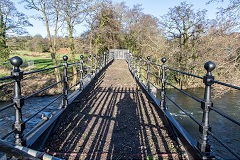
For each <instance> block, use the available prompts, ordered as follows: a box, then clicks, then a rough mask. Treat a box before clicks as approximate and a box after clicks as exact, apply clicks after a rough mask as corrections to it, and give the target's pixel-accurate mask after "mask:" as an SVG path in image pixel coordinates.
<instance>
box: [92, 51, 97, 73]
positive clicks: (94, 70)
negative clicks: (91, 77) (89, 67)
mask: <svg viewBox="0 0 240 160" xmlns="http://www.w3.org/2000/svg"><path fill="white" fill-rule="evenodd" d="M93 73H94V74H95V73H96V55H95V54H94V55H93Z"/></svg>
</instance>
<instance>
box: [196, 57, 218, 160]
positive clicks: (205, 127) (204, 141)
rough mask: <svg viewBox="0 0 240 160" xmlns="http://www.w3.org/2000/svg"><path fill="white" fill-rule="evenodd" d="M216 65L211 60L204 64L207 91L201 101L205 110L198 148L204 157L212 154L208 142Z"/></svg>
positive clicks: (206, 157) (204, 79)
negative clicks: (213, 73)
mask: <svg viewBox="0 0 240 160" xmlns="http://www.w3.org/2000/svg"><path fill="white" fill-rule="evenodd" d="M215 67H216V64H215V63H213V62H211V61H208V62H207V63H205V65H204V68H205V69H206V70H207V74H206V75H205V76H204V77H203V83H204V84H205V91H204V100H203V101H202V103H201V107H202V110H203V117H202V126H200V127H199V131H200V133H201V139H200V142H199V143H198V148H199V150H200V151H201V152H202V153H203V159H208V158H209V156H210V145H209V144H208V131H211V127H210V126H209V112H210V107H212V106H213V102H212V99H211V86H212V84H213V83H214V76H212V73H211V72H212V71H213V70H214V68H215Z"/></svg>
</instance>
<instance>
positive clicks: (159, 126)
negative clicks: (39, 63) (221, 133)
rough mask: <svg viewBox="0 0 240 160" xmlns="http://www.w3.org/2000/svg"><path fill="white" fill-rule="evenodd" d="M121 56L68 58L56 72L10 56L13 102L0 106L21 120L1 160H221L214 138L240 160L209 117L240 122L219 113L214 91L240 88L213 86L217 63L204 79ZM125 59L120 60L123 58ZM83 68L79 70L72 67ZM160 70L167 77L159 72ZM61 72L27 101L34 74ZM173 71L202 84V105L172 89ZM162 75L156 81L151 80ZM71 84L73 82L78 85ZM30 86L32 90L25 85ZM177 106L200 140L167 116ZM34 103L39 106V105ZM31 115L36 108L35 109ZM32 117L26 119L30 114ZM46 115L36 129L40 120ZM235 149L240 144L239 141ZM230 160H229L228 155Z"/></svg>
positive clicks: (2, 145)
mask: <svg viewBox="0 0 240 160" xmlns="http://www.w3.org/2000/svg"><path fill="white" fill-rule="evenodd" d="M118 53H119V54H121V55H120V56H119V55H118V54H116V53H114V51H112V52H110V53H109V54H106V53H104V54H103V55H102V56H96V55H92V56H91V55H89V57H83V56H81V57H80V59H79V61H78V62H74V63H70V62H69V61H68V57H67V56H63V64H62V65H60V66H57V67H52V68H47V69H42V70H36V71H31V72H26V73H24V72H22V71H21V70H20V66H21V64H22V59H21V58H20V57H17V56H16V57H13V58H11V60H10V61H11V64H12V65H13V66H14V67H13V71H12V72H11V75H10V76H8V77H2V78H0V81H2V82H6V81H7V82H6V83H8V81H9V80H13V83H14V95H13V99H12V102H11V103H10V104H8V105H6V106H4V107H1V108H0V112H6V111H8V110H10V111H13V110H14V114H15V116H14V117H15V118H14V122H13V127H12V130H10V131H8V132H7V133H6V134H4V135H2V137H1V140H0V152H2V154H0V155H1V156H0V157H2V158H4V157H5V159H7V158H12V157H15V158H17V159H215V158H216V156H215V154H214V152H213V151H212V149H211V142H210V140H209V138H210V137H211V138H213V139H215V140H216V141H217V142H218V143H219V145H221V146H223V147H224V148H225V149H226V150H227V151H228V152H229V153H231V154H232V156H234V157H235V158H236V159H240V155H239V153H238V152H236V151H235V149H234V148H231V147H229V146H228V145H227V144H226V143H224V141H223V140H221V138H219V137H218V135H215V134H214V133H213V132H212V129H211V127H214V126H210V123H211V121H210V114H209V112H210V111H212V112H216V113H217V114H219V115H220V116H222V117H224V118H225V119H227V120H229V121H231V122H232V123H234V124H236V125H237V126H239V125H240V122H239V121H237V120H235V119H233V118H232V117H230V116H229V115H227V114H225V113H224V112H222V111H221V110H219V109H217V108H215V107H214V104H213V102H212V99H211V86H212V85H213V84H214V83H216V84H219V85H224V86H227V87H230V88H233V89H236V90H240V88H239V87H237V86H233V85H230V84H226V83H222V82H219V81H216V80H214V76H213V75H212V73H211V72H212V70H214V68H215V64H214V63H213V62H211V61H209V62H206V63H205V64H204V68H205V69H206V74H205V75H204V76H203V77H201V76H198V75H193V74H190V73H186V72H183V71H179V70H176V69H173V68H169V67H168V66H167V59H166V58H162V64H156V63H153V62H152V61H151V59H150V57H146V58H144V57H141V56H137V55H132V54H131V53H128V52H127V51H123V52H121V51H120V52H118ZM119 57H120V58H119ZM73 66H75V67H76V68H77V71H76V72H73V70H72V67H73ZM153 68H156V69H157V70H158V71H159V72H160V74H158V73H156V72H153V70H152V69H153ZM55 69H59V70H60V71H61V73H62V80H60V81H58V82H55V83H53V84H51V85H49V86H46V87H45V88H42V89H41V90H39V91H37V92H35V93H32V94H30V95H27V96H22V90H23V88H22V85H21V83H22V81H23V80H24V79H25V78H27V76H28V75H33V74H36V73H42V72H46V71H51V70H52V71H53V72H54V71H55ZM169 72H176V73H178V74H184V75H186V76H191V77H194V78H197V79H200V80H201V81H203V84H204V86H205V92H204V93H203V94H204V95H203V97H204V98H203V99H200V98H197V97H195V96H193V95H191V94H190V93H187V92H186V91H184V90H181V89H179V88H177V87H176V86H174V85H173V84H171V83H170V82H169V81H168V79H167V74H168V73H169ZM151 77H155V79H157V82H158V83H156V81H154V82H153V81H152V78H151ZM74 78H75V81H73V82H74V83H71V82H72V81H71V79H74ZM167 85H168V86H171V87H172V88H174V89H176V90H177V91H179V92H181V93H182V94H184V95H186V96H188V97H190V98H191V99H192V100H193V101H196V102H198V103H199V107H200V108H201V109H202V121H200V122H199V121H198V120H196V119H195V118H194V116H193V115H192V114H190V113H188V112H187V111H185V110H184V109H183V108H182V107H181V105H179V104H177V103H176V102H175V101H174V97H170V96H168V94H167V92H166V86H167ZM24 87H26V86H24ZM54 87H56V88H59V87H61V89H62V93H61V94H58V95H56V96H54V98H53V99H52V100H51V101H50V102H49V103H48V104H47V105H45V106H39V109H38V111H37V112H36V113H33V114H31V115H30V116H29V114H26V112H24V113H23V109H24V107H25V103H26V102H27V99H30V98H32V97H34V96H36V95H38V94H40V93H42V92H45V91H47V90H49V89H51V88H54ZM56 102H59V105H57V107H56V108H53V109H52V110H51V114H49V115H44V114H42V113H43V111H44V110H46V109H48V107H50V106H51V105H52V104H53V103H56ZM167 102H170V103H173V104H174V105H175V106H176V107H177V108H178V109H179V110H181V111H182V112H183V113H184V114H185V115H186V116H187V117H189V118H190V119H191V120H192V121H193V122H194V123H196V124H197V125H198V126H199V133H200V135H201V136H200V137H199V138H198V139H194V138H193V137H192V136H190V134H189V133H188V132H187V131H186V129H184V128H183V126H181V125H180V124H179V122H178V121H177V120H176V119H175V118H174V116H173V115H172V113H170V112H169V110H168V105H167ZM33 105H34V104H33ZM28 110H29V111H31V108H28ZM25 114H26V115H25ZM36 117H39V118H40V117H41V119H40V120H38V121H36V123H35V125H34V126H32V125H29V122H32V120H34V118H36ZM236 143H238V142H237V141H236ZM226 158H228V157H226Z"/></svg>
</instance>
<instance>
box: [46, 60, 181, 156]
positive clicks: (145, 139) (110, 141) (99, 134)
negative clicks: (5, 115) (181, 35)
mask: <svg viewBox="0 0 240 160" xmlns="http://www.w3.org/2000/svg"><path fill="white" fill-rule="evenodd" d="M92 87H93V89H92V90H91V91H89V92H88V93H87V94H86V95H85V96H84V97H83V98H82V99H81V103H75V104H74V106H73V109H71V113H69V114H68V115H67V117H66V120H64V121H63V122H61V124H60V127H58V129H57V130H56V131H55V133H54V135H52V136H51V137H50V139H49V141H48V142H49V143H48V145H47V148H46V152H48V153H49V154H52V155H55V156H57V157H61V158H65V159H154V158H156V159H182V155H181V154H180V153H181V152H180V148H179V146H177V143H175V142H174V141H173V140H172V138H171V136H169V134H168V132H167V129H166V128H165V127H164V125H163V123H162V121H161V119H160V118H159V117H158V116H157V115H158V114H157V112H156V110H155V109H154V106H153V105H152V104H151V103H150V102H149V101H148V100H147V98H146V96H145V95H144V93H143V92H142V91H141V90H140V88H139V87H138V85H137V84H136V82H135V80H134V79H133V77H132V75H131V74H130V72H129V70H128V66H127V63H126V62H125V61H121V60H116V61H114V62H113V64H112V65H110V66H109V67H108V68H107V69H106V71H105V72H103V73H102V75H101V76H100V78H99V79H98V81H96V83H95V85H94V86H92Z"/></svg>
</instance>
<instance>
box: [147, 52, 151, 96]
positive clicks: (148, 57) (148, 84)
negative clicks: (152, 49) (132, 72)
mask: <svg viewBox="0 0 240 160" xmlns="http://www.w3.org/2000/svg"><path fill="white" fill-rule="evenodd" d="M149 74H150V56H147V90H148V92H150V79H149Z"/></svg>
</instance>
